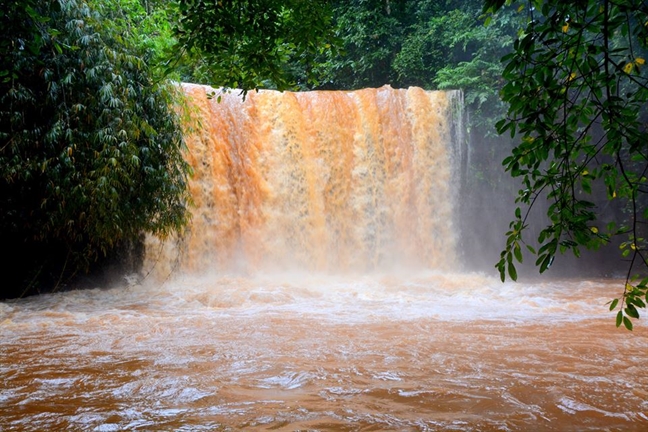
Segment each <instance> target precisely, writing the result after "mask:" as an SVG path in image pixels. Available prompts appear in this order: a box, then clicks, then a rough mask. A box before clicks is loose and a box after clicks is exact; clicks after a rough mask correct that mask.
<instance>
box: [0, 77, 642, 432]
mask: <svg viewBox="0 0 648 432" xmlns="http://www.w3.org/2000/svg"><path fill="white" fill-rule="evenodd" d="M185 91H186V92H187V94H188V95H189V97H190V104H189V107H190V109H191V110H193V111H194V114H195V115H196V116H197V121H196V123H195V124H193V125H192V126H188V127H187V144H188V153H187V159H188V161H189V162H190V163H191V164H192V166H193V168H194V176H193V178H192V180H191V183H190V189H191V193H192V197H193V206H192V213H193V220H192V224H191V226H190V229H189V231H188V233H187V234H186V235H185V236H184V237H183V238H182V239H179V240H170V241H166V242H161V241H159V240H157V239H149V244H148V253H147V257H146V262H147V263H146V270H145V271H144V272H143V274H146V275H147V277H146V278H144V279H142V278H140V279H139V280H138V279H137V278H129V279H128V280H126V279H124V280H122V282H120V283H118V284H117V285H118V286H116V287H113V288H108V287H101V286H99V287H97V288H96V289H91V290H83V291H68V292H61V293H55V294H48V295H42V296H37V297H32V298H26V299H19V300H11V301H5V302H0V431H13V430H29V431H31V430H33V431H45V430H81V431H86V430H89V431H121V430H179V431H182V430H186V431H194V430H208V431H229V430H232V431H235V430H258V431H262V430H276V431H296V430H311V431H379V430H380V431H382V430H389V431H451V430H457V431H530V430H532V431H587V430H590V431H600V430H609V431H645V430H648V375H647V374H646V373H645V370H646V364H648V330H647V328H646V326H645V324H643V321H639V322H637V324H636V327H635V330H634V332H632V333H630V332H628V331H626V330H624V329H617V328H616V327H615V326H614V316H613V314H612V313H611V312H608V311H607V307H606V306H605V303H606V302H608V301H609V300H610V299H612V298H614V297H616V296H618V295H619V294H620V290H621V289H622V286H623V283H622V282H621V281H618V280H591V281H589V280H560V281H551V282H549V281H537V282H533V281H527V282H524V283H505V284H502V283H501V282H500V281H499V279H495V278H493V277H491V276H488V275H484V274H477V273H472V272H470V269H466V268H465V266H463V267H462V266H461V265H459V264H460V263H461V262H462V258H461V257H462V254H461V253H460V251H458V249H459V246H458V245H459V242H458V235H457V232H456V230H457V226H459V225H460V224H457V223H456V218H457V210H456V209H457V207H456V205H455V204H456V201H457V196H458V194H459V192H460V190H459V188H458V187H457V183H458V182H457V175H456V170H455V169H454V168H453V166H454V165H455V164H456V160H457V158H458V157H460V154H459V153H460V152H458V151H457V147H456V146H455V144H456V143H455V144H453V141H456V131H457V130H459V129H460V128H459V127H457V126H456V125H454V126H453V123H452V122H453V121H454V120H453V119H452V118H453V115H454V113H455V112H454V109H455V108H453V107H456V104H455V102H456V101H457V100H458V99H460V97H459V96H460V94H459V93H457V92H450V93H443V92H424V91H422V90H420V89H409V90H393V89H391V88H389V87H384V88H382V89H366V90H362V91H358V92H311V93H307V94H293V93H283V94H282V93H277V92H260V93H250V94H249V95H248V97H247V98H246V100H245V101H243V99H242V98H241V97H240V96H238V95H235V94H225V95H222V98H221V101H220V103H219V102H218V101H217V98H213V99H208V98H206V97H205V95H206V93H208V92H209V91H210V89H209V88H206V87H202V86H190V85H188V86H185ZM453 101H454V102H453ZM455 120H456V118H455ZM494 205H496V203H495V204H494ZM495 259H496V257H493V261H495Z"/></svg>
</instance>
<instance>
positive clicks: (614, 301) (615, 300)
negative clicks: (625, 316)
mask: <svg viewBox="0 0 648 432" xmlns="http://www.w3.org/2000/svg"><path fill="white" fill-rule="evenodd" d="M618 304H619V299H618V298H616V299H614V300H612V303H611V304H610V311H613V310H614V309H615V308H616V307H617V305H618ZM617 327H618V325H617Z"/></svg>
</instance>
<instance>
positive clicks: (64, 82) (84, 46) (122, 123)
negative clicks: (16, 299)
mask: <svg viewBox="0 0 648 432" xmlns="http://www.w3.org/2000/svg"><path fill="white" fill-rule="evenodd" d="M122 6H124V5H122V4H120V0H111V1H101V2H99V1H91V0H59V1H47V2H40V1H35V0H23V1H19V2H14V1H6V0H2V2H1V8H2V11H3V15H2V17H1V18H0V20H1V24H2V25H1V26H0V35H1V37H0V59H1V62H0V242H1V243H2V248H3V250H4V251H5V253H4V254H3V256H4V258H3V260H2V262H1V264H0V265H2V270H3V271H2V280H3V282H2V290H1V291H0V297H9V296H16V295H23V294H29V293H33V292H38V291H40V290H42V289H45V290H47V289H48V288H47V287H48V286H49V288H52V287H55V286H59V285H60V284H61V283H64V282H65V281H66V280H67V279H68V278H70V277H71V276H73V275H74V274H76V273H78V272H83V271H85V270H87V269H88V268H89V266H90V265H92V263H94V262H95V261H96V260H97V259H99V258H102V257H106V256H108V255H110V254H114V253H115V252H116V251H118V250H119V249H120V248H122V247H124V246H125V245H128V244H133V243H137V241H138V239H139V237H140V236H141V234H142V233H143V232H152V233H156V234H165V233H168V232H169V231H171V230H175V229H179V228H180V227H181V226H182V225H183V224H184V223H185V221H186V219H187V212H186V208H185V202H186V191H185V179H186V174H187V172H188V166H187V164H186V163H185V161H184V160H183V158H182V148H183V144H182V143H183V142H182V137H181V134H180V129H179V124H178V116H177V114H176V113H175V112H174V109H173V103H172V102H173V98H172V92H173V91H174V89H173V88H172V86H169V85H166V84H160V83H156V82H155V81H154V80H153V77H152V71H151V67H150V66H149V64H148V62H147V61H148V55H149V54H148V53H147V52H146V50H144V49H143V46H141V45H139V41H137V40H136V39H135V38H134V37H133V34H134V33H133V30H134V25H133V22H132V21H131V17H129V16H127V15H126V14H124V13H123V11H122Z"/></svg>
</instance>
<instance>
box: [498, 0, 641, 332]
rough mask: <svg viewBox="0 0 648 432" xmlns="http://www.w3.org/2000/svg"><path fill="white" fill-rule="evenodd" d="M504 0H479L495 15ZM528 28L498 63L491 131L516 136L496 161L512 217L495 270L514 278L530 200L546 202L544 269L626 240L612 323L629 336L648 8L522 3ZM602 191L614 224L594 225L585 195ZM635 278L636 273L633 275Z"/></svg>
mask: <svg viewBox="0 0 648 432" xmlns="http://www.w3.org/2000/svg"><path fill="white" fill-rule="evenodd" d="M503 3H504V2H503V1H493V0H489V1H486V10H489V11H491V12H492V11H496V10H498V9H499V8H500V7H502V5H503ZM515 9H516V10H518V11H519V12H520V13H521V14H525V16H526V17H527V20H528V25H527V26H526V28H525V29H524V30H523V31H521V32H520V34H519V38H518V40H516V41H515V44H514V51H513V53H511V54H509V55H507V56H505V57H504V59H503V60H504V61H505V63H506V66H505V69H504V74H503V77H504V79H505V80H506V85H505V86H504V88H503V89H502V92H501V94H502V98H503V100H504V101H505V102H507V103H508V104H509V110H508V117H507V118H506V119H503V120H501V121H500V122H498V123H497V129H498V131H499V133H502V134H503V133H509V134H510V135H511V137H519V139H520V143H519V145H518V146H517V147H515V148H514V149H513V151H512V154H511V155H510V156H509V157H507V158H506V159H505V160H504V166H505V167H506V170H507V171H509V172H510V174H511V175H512V176H513V177H519V178H521V179H522V183H523V188H522V189H521V190H520V191H519V195H518V198H517V202H518V203H520V204H522V208H524V207H526V210H525V211H522V209H521V208H518V209H517V210H516V213H515V219H514V220H513V222H511V225H510V228H511V229H510V231H509V232H508V233H507V237H508V238H507V244H506V248H505V250H504V251H503V252H502V254H501V259H500V261H499V262H498V264H497V268H498V269H499V271H500V274H501V276H502V279H504V278H505V276H506V273H508V274H509V276H510V277H511V278H512V279H515V278H516V272H515V263H516V262H521V261H522V255H521V249H522V246H523V245H524V244H525V240H524V238H523V233H524V232H525V229H526V228H527V226H528V225H527V217H528V215H529V211H530V210H531V208H532V207H533V206H534V204H535V203H536V202H537V201H538V200H540V199H545V198H546V199H548V200H549V201H550V205H549V206H548V210H547V217H548V221H549V224H548V225H547V226H546V227H545V228H544V229H543V230H542V231H540V233H539V235H538V238H537V241H538V243H539V246H538V248H537V253H536V250H535V249H534V248H532V247H531V248H529V250H530V251H531V252H532V253H533V254H536V255H537V259H536V265H537V266H539V268H540V272H544V271H546V270H547V269H548V268H549V267H550V265H551V263H552V261H553V260H554V257H555V256H556V255H557V254H558V253H564V252H566V251H568V250H571V251H572V252H573V253H574V254H575V255H576V256H579V255H580V248H582V247H585V248H587V249H597V248H599V247H600V246H601V245H603V244H606V243H608V242H609V241H610V240H611V239H612V238H614V237H617V236H625V237H626V241H624V242H623V243H621V249H622V254H623V256H624V257H626V258H627V259H628V273H627V281H626V287H625V291H624V294H623V296H622V298H621V299H620V301H619V299H617V300H615V301H614V302H612V304H611V306H612V309H614V308H616V307H619V308H620V311H619V314H618V317H617V325H621V324H622V323H623V324H624V325H625V327H626V328H628V329H632V322H631V318H638V317H639V313H638V311H637V309H640V308H644V307H645V303H646V301H648V298H646V295H647V290H646V279H642V280H641V282H639V283H635V282H634V280H636V279H635V277H633V276H632V275H633V274H635V273H637V274H645V273H646V270H647V269H648V261H646V250H647V249H646V247H647V246H648V244H647V243H646V240H645V238H646V234H645V227H646V222H648V221H647V218H648V201H647V200H646V195H645V192H647V191H648V184H647V179H646V173H647V171H648V148H647V147H646V141H645V137H646V124H647V121H648V113H647V111H646V102H647V101H648V81H647V79H648V76H647V71H646V68H645V66H644V64H645V62H646V60H645V59H646V55H647V54H648V53H647V48H648V46H647V45H648V26H647V25H646V17H647V16H648V5H646V3H645V2H643V1H638V0H616V1H609V0H606V1H603V2H600V1H567V2H565V1H557V0H546V1H531V2H528V3H522V4H520V5H519V6H517V5H516V7H515ZM597 189H600V190H603V191H605V193H606V194H607V198H608V199H609V200H612V201H615V202H618V203H619V205H620V206H622V207H623V208H624V209H625V211H626V217H625V218H624V220H618V221H616V222H617V223H610V224H608V225H607V227H604V226H602V220H601V217H600V211H601V210H600V208H599V207H597V206H596V205H595V203H593V202H592V201H593V200H592V198H591V194H592V191H593V190H594V191H596V190H597ZM637 278H640V277H639V276H637Z"/></svg>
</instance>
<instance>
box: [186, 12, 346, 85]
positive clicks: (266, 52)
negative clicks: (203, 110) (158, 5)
mask: <svg viewBox="0 0 648 432" xmlns="http://www.w3.org/2000/svg"><path fill="white" fill-rule="evenodd" d="M177 8H178V22H177V26H176V36H177V38H178V42H179V46H180V47H181V49H182V51H183V55H187V56H189V57H191V58H193V59H194V60H195V62H194V64H195V68H196V69H197V70H196V71H195V74H196V75H197V76H199V77H202V78H203V79H204V80H206V81H208V82H209V83H211V84H216V85H220V86H223V87H229V88H240V89H244V90H251V89H258V88H264V87H265V88H268V87H274V88H277V89H279V90H286V89H291V88H294V87H295V86H296V85H297V84H298V83H297V82H295V81H294V74H293V73H292V71H291V70H290V65H294V64H299V65H301V66H305V67H306V69H305V71H306V79H307V80H311V81H314V80H316V76H315V73H313V71H312V70H311V69H310V68H309V67H308V65H311V64H313V63H314V62H315V58H316V57H317V56H318V55H320V54H322V53H323V52H325V51H327V50H332V49H334V44H333V39H334V37H333V27H332V25H331V9H330V5H329V1H328V0H309V1H304V0H234V1H232V0H230V1H221V0H181V1H178V2H177Z"/></svg>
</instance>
